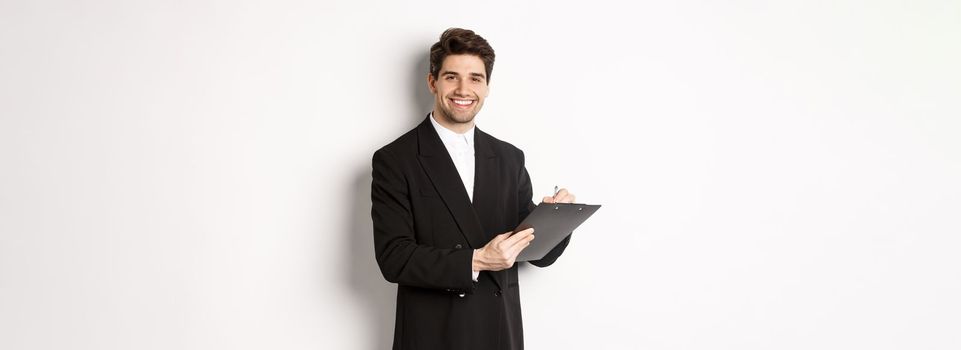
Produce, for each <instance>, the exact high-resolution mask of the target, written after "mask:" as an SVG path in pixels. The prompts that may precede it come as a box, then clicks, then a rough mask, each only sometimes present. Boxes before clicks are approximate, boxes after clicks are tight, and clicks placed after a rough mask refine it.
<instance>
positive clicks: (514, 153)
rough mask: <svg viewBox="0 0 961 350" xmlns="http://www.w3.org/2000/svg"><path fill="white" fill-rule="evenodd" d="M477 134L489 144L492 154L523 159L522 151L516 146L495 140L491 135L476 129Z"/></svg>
mask: <svg viewBox="0 0 961 350" xmlns="http://www.w3.org/2000/svg"><path fill="white" fill-rule="evenodd" d="M477 132H478V134H481V135H482V136H481V137H484V138H486V139H487V141H488V143H489V144H490V146H491V148H492V149H493V151H494V152H496V153H498V154H502V155H505V156H509V157H514V158H520V159H523V157H524V151H522V150H521V149H520V148H517V146H514V145H513V144H511V143H510V142H507V141H504V140H501V139H499V138H496V137H494V136H493V135H491V134H488V133H486V132H484V131H481V130H480V129H478V130H477Z"/></svg>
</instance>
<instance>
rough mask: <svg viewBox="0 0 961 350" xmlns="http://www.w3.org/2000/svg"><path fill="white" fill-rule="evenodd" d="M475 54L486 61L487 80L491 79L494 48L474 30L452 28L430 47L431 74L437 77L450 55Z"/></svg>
mask: <svg viewBox="0 0 961 350" xmlns="http://www.w3.org/2000/svg"><path fill="white" fill-rule="evenodd" d="M463 54H468V55H474V56H477V57H480V59H481V61H484V69H485V70H486V73H487V79H486V80H487V81H488V82H490V80H491V72H492V71H493V70H494V49H493V48H492V47H491V46H490V44H488V43H487V40H484V38H482V37H481V36H480V35H477V34H474V31H472V30H468V29H461V28H450V29H447V30H445V31H444V33H443V34H441V35H440V40H439V41H437V43H435V44H434V45H432V46H431V47H430V74H431V75H433V76H434V79H437V74H440V66H441V65H442V64H443V63H444V59H445V58H447V56H449V55H463Z"/></svg>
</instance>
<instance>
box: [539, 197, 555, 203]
mask: <svg viewBox="0 0 961 350" xmlns="http://www.w3.org/2000/svg"><path fill="white" fill-rule="evenodd" d="M541 202H542V203H554V197H551V196H545V197H544V199H541Z"/></svg>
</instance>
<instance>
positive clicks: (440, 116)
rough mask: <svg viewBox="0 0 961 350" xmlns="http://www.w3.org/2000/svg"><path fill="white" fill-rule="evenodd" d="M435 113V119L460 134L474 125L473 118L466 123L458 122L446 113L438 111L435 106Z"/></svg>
mask: <svg viewBox="0 0 961 350" xmlns="http://www.w3.org/2000/svg"><path fill="white" fill-rule="evenodd" d="M433 115H434V117H433V118H434V120H436V121H437V124H440V125H441V126H443V127H444V128H446V129H447V130H450V131H453V132H455V133H458V134H463V133H466V132H467V131H468V130H470V129H471V128H473V127H474V120H473V119H472V120H471V121H469V122H466V123H458V122H456V121H453V120H450V118H447V117H446V116H445V114H444V113H443V112H440V111H438V110H437V108H434V112H433Z"/></svg>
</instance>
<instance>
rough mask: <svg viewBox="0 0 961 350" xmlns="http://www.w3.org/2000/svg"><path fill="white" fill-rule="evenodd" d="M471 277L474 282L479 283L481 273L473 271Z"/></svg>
mask: <svg viewBox="0 0 961 350" xmlns="http://www.w3.org/2000/svg"><path fill="white" fill-rule="evenodd" d="M470 275H471V279H473V280H474V282H477V277H478V276H480V271H471V272H470Z"/></svg>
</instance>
